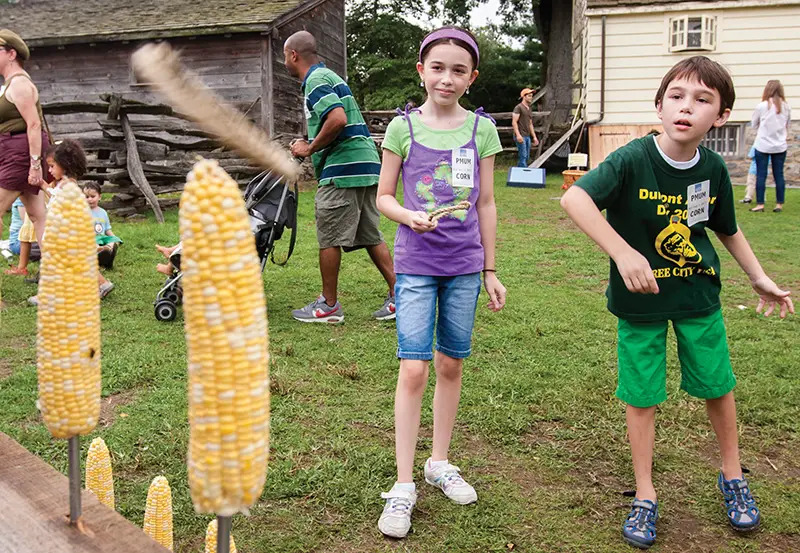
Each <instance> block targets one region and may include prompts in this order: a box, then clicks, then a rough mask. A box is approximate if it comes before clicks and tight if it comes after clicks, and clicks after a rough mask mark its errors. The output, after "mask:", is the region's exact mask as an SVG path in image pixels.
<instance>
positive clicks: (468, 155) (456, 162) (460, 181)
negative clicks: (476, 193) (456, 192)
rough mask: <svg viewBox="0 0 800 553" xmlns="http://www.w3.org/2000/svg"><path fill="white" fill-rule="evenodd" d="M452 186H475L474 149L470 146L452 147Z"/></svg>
mask: <svg viewBox="0 0 800 553" xmlns="http://www.w3.org/2000/svg"><path fill="white" fill-rule="evenodd" d="M452 166H453V187H458V188H475V182H474V181H473V177H474V175H475V150H473V149H472V148H454V149H453V164H452Z"/></svg>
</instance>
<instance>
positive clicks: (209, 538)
mask: <svg viewBox="0 0 800 553" xmlns="http://www.w3.org/2000/svg"><path fill="white" fill-rule="evenodd" d="M204 553H217V519H214V520H212V521H211V522H209V523H208V528H206V549H205V551H204ZM230 553H237V551H236V542H234V541H233V534H231V541H230Z"/></svg>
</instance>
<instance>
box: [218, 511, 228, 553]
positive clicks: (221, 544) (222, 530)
mask: <svg viewBox="0 0 800 553" xmlns="http://www.w3.org/2000/svg"><path fill="white" fill-rule="evenodd" d="M230 545H231V517H221V516H217V553H230V551H231V548H230Z"/></svg>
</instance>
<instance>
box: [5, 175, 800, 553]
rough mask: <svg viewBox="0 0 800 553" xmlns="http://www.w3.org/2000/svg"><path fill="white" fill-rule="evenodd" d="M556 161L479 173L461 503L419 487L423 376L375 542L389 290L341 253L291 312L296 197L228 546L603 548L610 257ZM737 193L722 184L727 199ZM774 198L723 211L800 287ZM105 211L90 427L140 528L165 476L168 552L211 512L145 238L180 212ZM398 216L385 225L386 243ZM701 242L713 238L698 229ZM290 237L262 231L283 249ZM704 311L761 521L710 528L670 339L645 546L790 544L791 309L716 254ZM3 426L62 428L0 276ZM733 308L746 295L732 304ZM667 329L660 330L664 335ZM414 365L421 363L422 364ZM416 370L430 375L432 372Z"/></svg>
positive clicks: (196, 545) (25, 292)
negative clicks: (475, 305) (572, 202)
mask: <svg viewBox="0 0 800 553" xmlns="http://www.w3.org/2000/svg"><path fill="white" fill-rule="evenodd" d="M559 179H560V175H554V176H551V177H550V178H549V179H548V187H547V188H546V189H544V190H531V189H519V188H507V187H505V186H504V185H503V183H504V182H505V171H498V172H497V175H496V182H497V183H498V186H497V203H498V212H499V229H498V232H499V239H498V242H499V254H498V275H499V276H500V278H501V280H502V282H503V283H504V284H505V285H506V287H507V288H508V305H507V307H506V309H505V310H503V311H502V312H500V313H496V314H493V313H490V312H489V311H488V310H487V309H486V308H484V307H483V306H484V304H485V303H486V296H485V293H484V294H483V295H482V297H481V300H480V309H479V314H478V317H477V321H476V325H475V340H474V354H473V356H472V357H471V358H470V359H469V360H468V361H467V362H466V364H465V372H464V388H463V396H462V403H461V409H460V411H459V416H458V422H457V426H456V431H455V436H454V441H453V444H452V449H451V454H450V458H451V460H452V462H454V463H455V464H458V465H459V466H460V467H461V468H462V470H463V472H464V474H465V477H466V478H467V479H468V480H469V481H470V482H471V483H472V484H474V485H475V487H476V488H477V490H478V494H479V496H480V500H479V502H478V503H477V504H475V505H471V506H468V507H459V506H457V505H455V504H451V503H449V502H448V500H447V499H446V498H444V496H443V495H442V494H441V493H440V492H438V491H436V490H434V489H433V488H431V487H429V486H426V485H425V484H424V481H423V480H422V476H421V475H422V463H423V461H424V459H425V458H426V457H427V456H428V454H429V453H428V452H429V451H430V447H431V437H432V415H431V400H432V396H433V386H432V385H431V386H429V388H428V390H427V391H426V395H425V401H424V403H423V415H422V429H421V439H420V442H419V447H418V449H419V452H418V455H417V475H418V479H417V482H418V486H419V490H420V492H421V493H420V496H419V501H418V503H417V507H416V510H415V513H414V532H413V533H412V534H411V535H410V536H409V537H408V538H407V539H406V540H403V541H400V542H398V541H392V540H388V539H384V538H383V537H382V536H381V535H380V533H379V532H378V530H377V528H376V523H377V519H378V516H379V514H380V512H381V508H382V501H381V500H380V497H379V494H380V492H381V491H385V490H387V489H388V488H389V487H390V486H391V484H392V482H393V481H394V442H393V411H392V409H393V396H394V387H395V382H396V372H397V367H398V363H397V360H396V359H395V357H394V351H395V346H396V337H395V329H394V325H393V324H392V323H379V322H376V321H373V320H371V319H370V313H371V312H372V311H373V310H375V309H377V308H378V307H379V306H380V305H381V303H382V301H383V298H384V296H385V294H386V290H385V289H384V285H383V282H382V280H381V278H380V276H379V274H378V272H377V271H376V270H375V269H374V267H373V266H372V265H371V263H370V261H369V258H368V256H367V255H366V253H365V252H358V253H352V254H349V255H346V256H345V258H344V262H343V266H342V274H341V277H340V300H341V302H342V304H343V305H344V308H345V312H346V321H345V323H344V324H343V325H339V326H322V325H303V324H300V323H296V322H294V321H293V320H292V319H291V317H290V314H289V311H290V309H292V308H296V307H300V306H302V305H304V304H305V303H307V302H309V301H310V300H311V299H312V298H313V297H315V296H316V294H318V293H319V290H320V283H319V273H318V269H317V247H316V241H315V232H314V222H313V192H304V193H303V194H302V197H301V213H300V221H301V228H300V235H299V241H298V247H297V250H296V252H295V256H294V257H293V258H292V260H291V261H290V263H289V265H288V266H287V267H286V268H283V269H281V268H278V267H275V266H273V265H270V266H268V269H267V271H266V273H265V275H264V285H265V288H266V291H267V298H268V305H269V313H270V319H269V321H270V339H271V353H272V362H271V371H272V391H273V401H272V436H271V438H272V439H271V446H272V454H271V459H270V469H269V475H268V478H267V485H266V488H265V490H264V494H263V497H262V499H261V501H260V502H259V503H258V505H256V507H255V508H254V509H253V510H252V513H251V516H250V517H244V516H237V517H236V518H235V520H234V528H233V531H234V536H235V538H236V543H237V546H238V548H239V551H241V552H243V553H255V552H273V551H274V552H281V553H291V552H301V551H303V552H305V551H315V552H334V551H335V552H350V551H353V552H356V551H358V552H373V551H415V552H434V551H448V552H450V551H453V552H466V551H469V552H473V551H474V552H479V551H480V552H485V551H508V550H511V549H513V550H514V551H520V552H597V553H600V552H603V553H605V552H617V551H626V550H628V549H627V546H625V545H624V544H623V543H622V541H621V537H620V529H621V524H622V521H623V518H624V517H625V515H626V514H627V509H628V505H629V501H630V500H629V498H627V497H623V496H622V492H623V491H626V490H630V489H632V488H633V487H634V480H633V473H632V468H631V465H630V454H629V450H628V445H627V442H626V438H625V425H624V406H623V404H622V403H621V402H620V401H618V400H617V399H616V398H615V397H614V389H615V385H616V374H615V372H616V361H615V359H616V352H615V343H616V331H615V330H616V326H615V325H616V321H615V319H614V317H613V316H612V315H610V314H609V313H608V312H607V311H606V309H605V297H604V295H603V291H604V288H605V283H606V278H607V272H608V262H607V260H606V258H605V256H604V255H603V253H602V252H601V251H600V250H599V249H598V248H596V247H595V246H594V245H593V244H592V243H590V241H589V239H588V238H586V237H585V236H584V235H583V234H581V233H580V232H579V231H578V230H577V229H576V228H575V227H574V226H573V224H572V223H571V222H570V221H569V220H568V219H567V217H566V215H565V214H564V213H563V212H562V210H561V209H560V207H559V205H558V202H557V199H558V197H559V196H560V195H561V191H560V189H559V187H558V184H559ZM742 193H743V189H742V188H740V187H737V189H736V194H737V197H741V195H742ZM787 194H788V198H787V209H786V210H785V212H784V213H782V214H773V213H771V212H769V213H763V214H751V213H749V212H747V210H746V208H745V206H742V205H740V204H738V203H737V213H738V215H739V222H740V224H741V226H742V228H743V229H744V232H745V233H746V235H747V236H748V238H749V239H750V242H751V244H752V245H753V247H754V249H755V251H756V253H757V255H759V258H760V260H761V262H762V263H763V265H764V267H765V268H766V270H767V272H768V273H769V274H770V275H771V276H773V278H774V279H775V280H776V281H777V282H778V283H779V284H780V285H782V286H785V287H789V288H791V289H792V290H794V291H795V292H796V293H798V292H800V257H798V255H797V252H798V249H797V244H798V243H800V208H798V207H797V206H798V205H800V191H798V190H789V191H788V192H787ZM166 217H167V223H166V224H164V225H158V224H156V223H155V222H154V221H153V219H152V218H148V219H146V220H140V221H135V222H123V221H115V222H114V229H115V231H116V233H117V234H118V235H120V236H121V237H122V238H123V239H124V240H125V244H124V246H123V247H122V250H121V253H120V255H119V256H118V258H117V265H116V267H115V269H114V270H113V271H109V272H107V276H108V277H109V279H110V280H112V281H113V282H114V283H115V284H116V286H117V287H116V289H115V290H114V291H113V292H112V293H111V295H109V297H108V298H106V299H105V300H103V304H102V331H103V334H102V340H103V350H102V356H103V415H102V421H101V423H100V425H98V428H97V430H96V431H95V432H94V433H93V434H92V435H91V436H89V437H88V438H86V439H84V440H83V449H84V453H85V451H86V449H87V447H88V443H89V441H90V439H91V438H92V437H93V436H95V435H98V436H102V437H103V438H104V439H105V441H106V443H107V444H108V447H109V448H110V450H111V451H112V455H113V464H114V478H115V486H116V497H117V508H118V510H119V511H120V512H121V513H122V514H123V515H124V516H126V517H127V518H128V519H130V520H131V521H133V522H134V523H136V524H141V523H142V519H143V515H144V507H145V497H146V493H147V488H148V485H149V483H150V481H151V480H152V478H153V477H154V476H156V475H160V474H161V475H164V476H166V477H167V478H168V479H169V481H170V484H171V485H172V492H173V506H174V514H175V537H176V549H175V550H176V551H178V552H181V553H184V552H185V553H189V552H197V551H201V550H202V541H203V535H204V531H205V526H206V524H207V522H208V520H209V517H208V516H199V515H197V514H195V513H194V510H193V508H192V505H191V501H190V498H189V490H188V485H187V477H186V463H185V454H186V448H187V441H188V425H187V415H186V402H187V399H186V359H185V345H184V344H185V342H184V336H183V325H182V322H181V320H177V321H175V322H173V323H159V322H157V321H156V320H155V318H154V316H153V306H152V303H153V298H154V295H155V293H156V291H157V290H158V288H159V286H160V285H161V283H162V279H161V278H160V275H159V274H157V273H156V272H155V271H154V266H155V264H156V263H157V262H159V258H160V256H159V255H158V254H157V253H156V251H155V250H154V248H153V244H154V243H156V242H158V243H161V244H173V243H175V242H176V241H177V239H178V230H177V211H170V212H168V213H167V214H166ZM394 228H395V225H394V224H393V223H390V222H388V221H386V220H384V221H383V231H384V233H385V235H386V237H387V240H389V241H390V242H391V240H392V238H393V236H394ZM714 241H715V243H716V244H717V246H718V249H722V247H721V245H719V243H718V242H717V241H716V238H714ZM286 245H287V241H286V240H284V241H282V242H280V243H279V244H278V247H279V249H281V251H285V247H286ZM720 255H721V257H722V265H723V267H722V277H723V281H724V291H723V294H722V303H723V306H724V307H723V310H724V314H725V319H726V322H727V327H728V334H729V339H730V348H731V355H732V358H733V364H734V369H735V371H736V374H737V377H738V379H739V385H738V387H737V389H736V391H737V397H738V408H739V429H740V439H741V446H742V461H743V464H744V465H745V466H746V467H747V468H748V469H749V470H750V478H751V481H752V483H753V489H754V490H755V493H756V495H757V496H758V498H759V499H760V506H761V508H762V511H763V516H764V524H763V530H762V531H761V532H760V533H758V534H756V535H754V536H750V537H742V536H738V535H734V533H733V532H732V531H731V530H729V528H728V525H727V522H726V520H725V516H724V513H723V510H722V508H721V499H720V496H719V493H718V492H717V491H716V489H715V483H716V474H717V467H718V465H719V461H718V455H717V451H716V446H715V440H714V436H713V433H712V432H711V429H710V425H709V423H708V421H707V419H706V415H705V410H704V406H703V403H702V402H701V401H698V400H695V399H692V398H690V397H688V396H687V395H686V394H685V393H684V392H682V391H680V390H679V389H678V388H679V382H680V375H679V369H678V365H677V356H676V354H675V350H674V347H673V349H672V350H671V351H670V354H669V362H668V365H669V375H668V389H669V394H670V399H669V401H668V402H666V403H665V404H664V405H663V406H662V407H661V409H660V410H659V413H658V416H657V425H658V427H657V428H658V429H657V434H656V442H657V444H656V460H655V469H654V471H655V481H656V486H657V488H658V490H659V493H660V502H661V509H662V512H661V516H662V518H661V521H660V522H659V543H658V545H657V546H656V549H655V550H656V551H662V552H694V551H696V552H704V553H705V552H717V553H722V552H739V551H742V552H743V551H748V552H766V551H771V552H779V551H780V552H786V553H788V552H789V551H800V457H798V456H797V452H798V451H800V436H799V435H798V420H800V355H798V348H797V343H798V333H799V332H800V318H798V317H793V318H790V319H788V320H785V321H780V320H778V319H777V318H771V319H767V320H764V318H763V317H760V316H758V315H757V314H756V313H755V310H754V308H755V305H756V297H755V295H754V294H753V293H752V291H751V290H750V288H749V286H748V281H747V278H746V276H745V275H744V274H743V273H742V272H741V270H739V268H738V267H737V266H736V264H735V262H734V261H733V259H732V258H731V257H730V255H728V254H727V252H725V251H724V250H723V251H721V252H720ZM2 286H3V288H2V292H3V299H4V300H5V302H6V303H7V304H8V308H7V309H6V310H5V311H4V312H3V313H2V334H1V335H0V430H2V431H3V432H6V433H7V434H9V435H11V436H12V437H13V438H15V439H16V440H18V441H19V442H21V443H22V445H24V446H25V447H26V448H28V449H29V450H31V451H33V452H34V453H35V454H37V455H39V456H40V457H42V458H43V459H44V460H45V461H47V462H48V463H51V464H52V465H53V466H55V467H56V468H57V469H59V470H61V471H65V470H66V462H67V455H66V442H65V441H55V440H53V439H52V438H51V437H50V435H49V434H48V432H47V430H46V429H45V427H44V426H43V425H42V423H41V421H40V418H39V415H38V413H37V411H36V407H35V405H34V402H35V400H36V397H37V391H36V367H35V358H36V354H35V334H36V311H35V309H34V308H33V307H29V306H28V305H27V304H26V301H25V300H26V298H27V297H28V296H29V295H31V294H32V293H34V292H35V288H34V287H33V286H32V285H30V284H24V283H23V282H22V281H21V280H20V279H18V278H8V277H6V278H5V279H4V280H3V281H2ZM740 306H744V308H740ZM670 342H671V343H672V344H673V346H674V338H673V337H672V335H671V337H670ZM431 372H433V371H431ZM431 380H432V382H431V384H433V374H432V375H431Z"/></svg>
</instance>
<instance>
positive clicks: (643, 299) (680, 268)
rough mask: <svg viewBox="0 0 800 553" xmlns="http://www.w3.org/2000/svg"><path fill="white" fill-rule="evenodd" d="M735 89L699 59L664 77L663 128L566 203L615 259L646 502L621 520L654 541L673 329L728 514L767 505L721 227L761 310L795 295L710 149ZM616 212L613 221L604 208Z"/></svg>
mask: <svg viewBox="0 0 800 553" xmlns="http://www.w3.org/2000/svg"><path fill="white" fill-rule="evenodd" d="M734 98H735V94H734V90H733V82H732V81H731V77H730V75H729V74H728V72H727V71H726V70H725V69H724V68H723V67H722V66H720V65H719V64H717V63H716V62H713V61H711V60H709V59H708V58H706V57H703V56H695V57H692V58H688V59H685V60H683V61H681V62H679V63H678V64H676V65H675V66H674V67H673V68H672V69H670V71H669V72H668V73H667V74H666V75H665V76H664V78H663V80H662V81H661V86H660V88H659V89H658V92H657V93H656V97H655V105H656V111H657V114H658V118H659V119H661V121H662V123H663V126H664V132H663V133H661V134H659V135H657V136H654V135H650V136H646V137H644V138H640V139H637V140H634V141H632V142H631V143H629V144H627V145H626V146H624V147H622V148H620V149H618V150H617V151H615V152H614V153H612V154H611V155H609V156H608V158H607V159H606V160H605V161H604V162H603V163H601V164H600V165H599V166H598V167H597V168H595V169H594V170H592V171H590V172H589V173H587V174H586V175H585V176H583V177H582V178H581V179H580V180H579V181H578V182H576V185H575V186H573V187H572V188H570V189H569V190H568V191H567V192H566V193H565V194H564V196H563V198H562V199H561V205H562V207H563V208H564V209H565V210H566V211H567V213H568V214H569V216H570V217H571V218H572V219H573V220H574V221H575V223H576V224H577V225H578V226H579V227H580V229H581V230H582V231H584V232H585V233H586V234H587V235H589V237H590V238H592V239H593V240H594V241H595V242H597V244H598V245H599V246H600V247H601V248H602V249H603V250H604V251H605V252H606V253H607V254H608V255H609V256H610V257H611V274H610V278H609V285H608V291H607V293H606V294H607V296H608V309H609V310H610V311H611V312H612V313H613V314H614V315H616V316H617V317H618V318H619V326H618V346H617V349H618V357H619V378H618V386H617V392H616V393H617V397H619V398H620V399H621V400H622V401H624V402H625V403H627V404H628V406H627V417H626V418H627V423H628V436H629V439H630V442H631V452H632V457H633V470H634V473H635V475H636V499H635V500H634V502H633V506H632V509H631V512H630V514H629V515H628V518H627V520H626V521H625V523H624V525H623V529H622V534H623V538H624V539H625V541H626V542H628V543H629V544H631V545H633V546H635V547H639V548H642V549H646V548H648V547H650V546H651V545H653V543H654V542H655V538H656V526H655V524H656V520H657V519H658V503H657V498H656V491H655V488H654V487H653V481H652V474H651V470H652V463H653V445H654V441H655V412H656V406H657V405H658V404H659V403H661V402H662V401H664V400H665V399H666V398H667V393H666V334H667V325H668V322H669V321H672V325H673V328H674V330H675V334H676V337H677V340H678V357H679V359H680V363H681V388H682V389H684V390H685V391H686V392H688V393H689V394H690V395H693V396H695V397H699V398H703V399H705V400H706V407H707V411H708V417H709V419H710V420H711V424H712V426H713V427H714V431H715V433H716V435H717V440H718V442H719V446H720V453H721V457H722V471H721V472H720V474H719V477H718V480H717V484H718V486H719V488H720V490H721V491H722V493H723V496H724V498H725V506H726V510H727V516H728V521H729V522H730V524H731V526H732V527H733V528H734V529H736V530H740V531H749V530H754V529H755V528H757V527H758V525H759V522H760V518H761V517H760V513H759V510H758V507H757V506H756V502H755V500H754V499H753V496H752V494H751V492H750V488H749V485H748V483H747V480H746V479H745V478H744V476H743V475H742V470H741V465H740V462H739V444H738V436H737V431H736V405H735V403H734V397H733V391H732V390H733V387H734V385H735V384H736V379H735V378H734V376H733V370H732V369H731V364H730V355H729V353H728V345H727V338H726V335H725V327H724V324H723V321H722V314H721V312H720V301H719V291H720V288H721V281H720V276H719V273H720V263H719V258H718V257H717V254H716V252H715V251H714V248H713V246H712V245H711V242H710V241H709V238H708V235H707V234H706V228H709V229H711V230H712V231H714V232H715V233H716V235H717V237H718V238H719V239H720V241H721V242H722V244H723V245H724V246H725V247H726V248H727V250H728V251H729V252H730V253H731V255H732V256H733V257H734V259H736V261H737V262H738V263H739V266H741V267H742V269H743V270H744V272H745V273H747V275H748V276H749V277H750V282H751V283H752V286H753V289H754V290H755V291H756V293H757V294H758V295H759V296H760V300H759V302H758V307H757V311H758V312H759V313H760V312H761V310H762V309H763V308H764V307H765V306H766V308H767V309H766V312H765V315H767V316H768V315H770V314H771V313H772V311H773V310H774V309H775V308H776V306H780V316H781V318H783V317H785V316H786V313H787V312H791V313H794V306H793V305H792V300H791V299H790V298H789V292H788V291H783V290H781V289H779V288H778V287H777V286H776V285H775V283H774V282H773V281H772V280H770V278H769V277H768V276H767V275H766V274H765V273H764V270H763V269H762V268H761V265H760V264H759V263H758V260H757V259H756V257H755V255H754V254H753V251H752V250H751V249H750V245H749V244H748V242H747V240H746V239H745V237H744V235H743V234H742V231H741V230H740V229H739V227H738V226H737V224H736V216H735V213H734V200H733V191H732V188H731V182H730V178H729V176H728V171H727V168H726V166H725V163H724V162H723V160H722V158H721V157H720V156H719V155H718V154H716V153H714V152H712V151H711V150H709V149H707V148H704V147H703V146H700V142H701V141H702V139H703V137H704V136H705V134H706V133H707V132H708V131H709V130H710V129H711V128H712V127H721V126H722V125H724V124H725V122H726V121H727V120H728V117H729V116H730V112H731V108H732V107H733V101H734ZM603 209H605V210H606V211H607V219H605V218H603V216H602V214H601V213H600V211H601V210H603Z"/></svg>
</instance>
